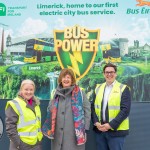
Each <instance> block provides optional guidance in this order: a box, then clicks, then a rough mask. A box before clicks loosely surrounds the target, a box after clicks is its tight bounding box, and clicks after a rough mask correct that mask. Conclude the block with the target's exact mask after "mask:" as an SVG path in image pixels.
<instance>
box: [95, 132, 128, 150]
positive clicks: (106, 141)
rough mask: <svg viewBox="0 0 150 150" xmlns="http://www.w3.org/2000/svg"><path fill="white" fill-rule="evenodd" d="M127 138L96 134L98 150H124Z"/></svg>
mask: <svg viewBox="0 0 150 150" xmlns="http://www.w3.org/2000/svg"><path fill="white" fill-rule="evenodd" d="M124 140H125V136H122V137H116V136H110V135H109V133H108V132H102V133H96V146H97V150H123V145H124Z"/></svg>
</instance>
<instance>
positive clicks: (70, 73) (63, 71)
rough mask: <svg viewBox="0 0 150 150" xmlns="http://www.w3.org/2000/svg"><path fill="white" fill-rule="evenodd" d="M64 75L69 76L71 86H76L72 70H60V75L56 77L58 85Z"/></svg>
mask: <svg viewBox="0 0 150 150" xmlns="http://www.w3.org/2000/svg"><path fill="white" fill-rule="evenodd" d="M66 75H70V76H71V80H72V83H71V84H72V85H74V84H76V77H75V74H74V72H73V70H72V69H68V68H64V69H62V70H61V72H60V75H59V77H58V84H61V81H62V78H63V77H64V76H66Z"/></svg>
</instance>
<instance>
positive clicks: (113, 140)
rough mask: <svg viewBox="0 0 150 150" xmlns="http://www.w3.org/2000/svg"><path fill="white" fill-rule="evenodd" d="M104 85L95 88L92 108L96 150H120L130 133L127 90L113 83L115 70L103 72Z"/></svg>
mask: <svg viewBox="0 0 150 150" xmlns="http://www.w3.org/2000/svg"><path fill="white" fill-rule="evenodd" d="M103 75H104V77H105V80H106V82H105V83H102V84H99V85H97V87H96V89H95V95H94V98H93V101H92V104H91V109H92V121H93V124H94V131H95V132H96V144H97V150H123V145H124V140H125V137H126V135H128V133H129V118H128V116H129V112H130V106H131V96H130V89H129V87H128V86H127V85H124V84H121V83H119V82H118V81H117V80H116V76H117V67H116V66H115V65H113V64H111V63H109V64H106V65H105V66H104V68H103Z"/></svg>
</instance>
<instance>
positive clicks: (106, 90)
mask: <svg viewBox="0 0 150 150" xmlns="http://www.w3.org/2000/svg"><path fill="white" fill-rule="evenodd" d="M115 82H116V80H115V81H114V82H113V83H112V84H110V85H107V84H106V86H105V91H104V97H103V108H102V111H103V116H102V117H103V121H106V116H105V111H106V107H107V103H108V99H109V95H110V92H111V90H112V88H113V86H114V84H115Z"/></svg>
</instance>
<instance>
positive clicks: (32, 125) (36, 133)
mask: <svg viewBox="0 0 150 150" xmlns="http://www.w3.org/2000/svg"><path fill="white" fill-rule="evenodd" d="M9 105H10V106H11V107H12V108H13V110H14V111H15V112H16V113H17V114H18V116H19V119H18V122H17V131H18V135H19V136H20V139H21V140H22V141H23V142H24V143H27V144H29V145H35V144H36V143H37V141H41V140H42V137H43V134H42V132H41V111H40V107H39V106H38V105H37V106H35V113H34V112H33V111H32V110H31V109H30V108H27V107H26V102H25V101H23V100H22V99H21V98H20V97H17V98H15V99H14V100H11V101H8V102H7V104H6V108H5V109H7V108H8V106H9Z"/></svg>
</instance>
